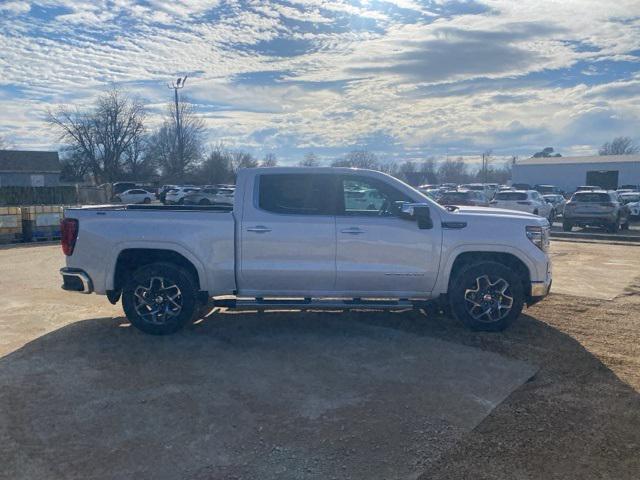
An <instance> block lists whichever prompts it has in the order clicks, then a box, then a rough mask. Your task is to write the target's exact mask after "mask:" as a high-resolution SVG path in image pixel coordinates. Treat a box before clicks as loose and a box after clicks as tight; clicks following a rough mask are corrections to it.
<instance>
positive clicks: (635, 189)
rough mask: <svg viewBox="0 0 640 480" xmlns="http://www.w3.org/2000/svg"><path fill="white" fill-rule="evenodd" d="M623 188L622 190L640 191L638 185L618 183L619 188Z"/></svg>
mask: <svg viewBox="0 0 640 480" xmlns="http://www.w3.org/2000/svg"><path fill="white" fill-rule="evenodd" d="M623 189H624V190H631V191H634V192H640V185H634V184H631V185H628V184H627V185H620V188H619V190H623Z"/></svg>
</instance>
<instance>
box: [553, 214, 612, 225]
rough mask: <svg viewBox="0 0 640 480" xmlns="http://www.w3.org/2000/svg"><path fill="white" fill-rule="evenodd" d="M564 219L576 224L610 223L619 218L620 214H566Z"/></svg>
mask: <svg viewBox="0 0 640 480" xmlns="http://www.w3.org/2000/svg"><path fill="white" fill-rule="evenodd" d="M564 219H565V220H566V221H568V222H571V223H573V224H574V225H606V224H609V223H613V222H615V221H616V220H617V219H618V216H617V215H616V214H615V213H612V214H609V213H607V214H603V215H593V214H591V215H587V214H585V215H580V214H577V215H575V214H574V215H567V214H565V215H564Z"/></svg>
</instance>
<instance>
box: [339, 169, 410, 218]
mask: <svg viewBox="0 0 640 480" xmlns="http://www.w3.org/2000/svg"><path fill="white" fill-rule="evenodd" d="M340 184H341V186H342V189H341V190H342V195H341V199H342V202H343V204H342V206H341V207H342V208H340V209H339V210H340V211H343V212H344V214H345V215H365V216H372V215H382V216H397V215H398V213H399V212H400V206H399V205H398V203H397V202H412V201H413V200H412V199H411V198H410V197H408V196H407V195H405V194H404V193H402V192H400V191H399V190H396V189H395V188H393V187H392V186H391V185H388V184H386V183H384V182H381V181H378V180H375V179H371V178H366V177H356V176H351V175H349V176H345V177H342V179H341V181H340Z"/></svg>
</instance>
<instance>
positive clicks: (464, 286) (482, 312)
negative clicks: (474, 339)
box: [449, 261, 525, 332]
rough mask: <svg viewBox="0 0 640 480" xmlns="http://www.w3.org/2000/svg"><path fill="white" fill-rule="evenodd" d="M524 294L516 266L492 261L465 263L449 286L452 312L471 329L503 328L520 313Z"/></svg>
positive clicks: (491, 330)
mask: <svg viewBox="0 0 640 480" xmlns="http://www.w3.org/2000/svg"><path fill="white" fill-rule="evenodd" d="M524 296H525V294H524V288H523V285H522V281H521V279H520V278H519V277H518V276H517V275H516V274H515V273H514V272H513V270H511V269H509V268H507V267H506V266H504V265H502V264H501V263H497V262H490V261H487V262H479V263H474V264H470V265H467V266H464V267H463V268H462V269H461V270H460V271H459V272H457V273H456V275H455V277H454V278H453V279H452V280H451V283H450V286H449V305H450V307H451V311H452V313H453V314H454V316H455V317H456V318H457V319H458V320H460V321H462V322H463V323H464V324H465V325H466V326H467V327H469V328H471V329H472V330H483V331H490V332H496V331H500V330H504V329H505V328H506V327H507V326H509V324H511V322H513V320H515V319H516V318H517V317H518V316H519V315H520V312H521V311H522V307H523V305H524V300H525V298H524Z"/></svg>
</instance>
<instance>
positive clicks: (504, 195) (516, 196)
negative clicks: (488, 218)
mask: <svg viewBox="0 0 640 480" xmlns="http://www.w3.org/2000/svg"><path fill="white" fill-rule="evenodd" d="M526 199H527V194H526V193H523V192H500V193H498V194H497V195H496V200H526Z"/></svg>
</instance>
